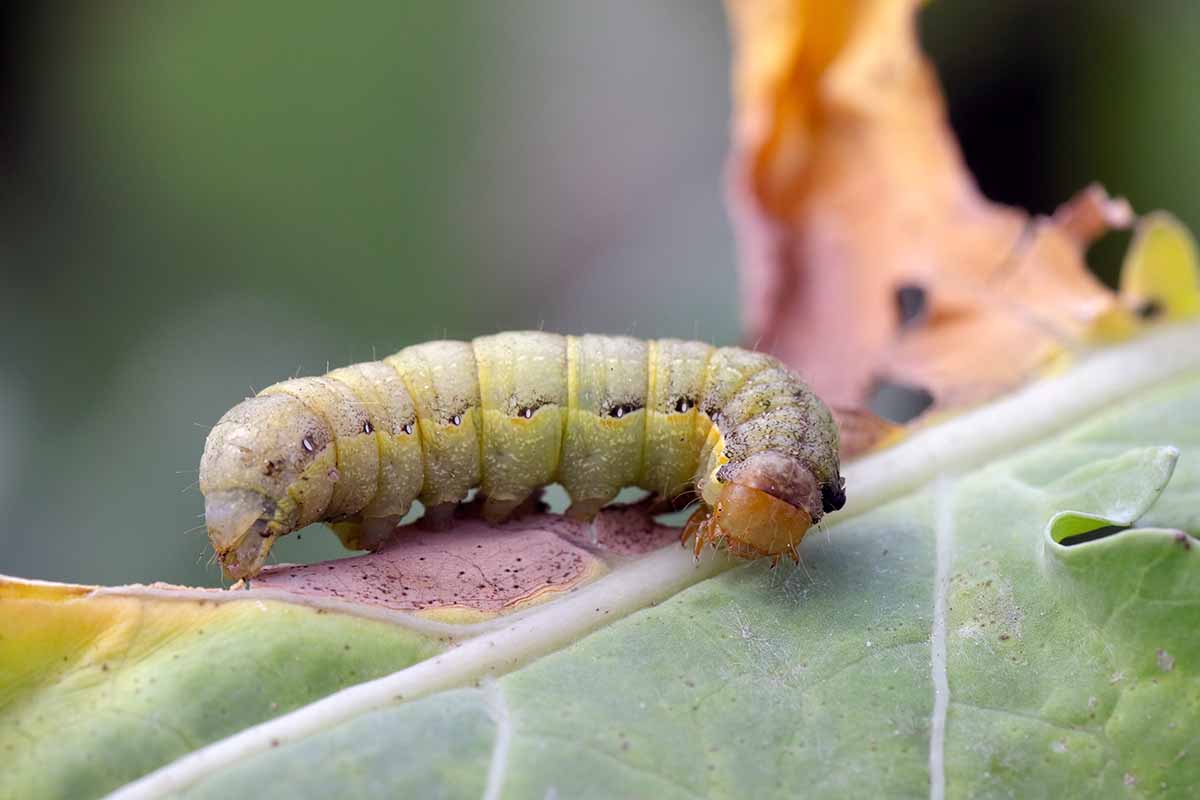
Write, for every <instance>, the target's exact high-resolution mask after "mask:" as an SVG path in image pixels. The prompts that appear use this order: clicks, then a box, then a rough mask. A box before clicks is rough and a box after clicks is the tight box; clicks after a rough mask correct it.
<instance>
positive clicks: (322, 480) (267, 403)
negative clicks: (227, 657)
mask: <svg viewBox="0 0 1200 800" xmlns="http://www.w3.org/2000/svg"><path fill="white" fill-rule="evenodd" d="M332 439H333V436H332V433H331V432H330V430H329V428H328V426H327V425H326V424H325V421H324V420H323V419H322V418H321V417H320V416H318V415H317V414H315V413H313V412H312V411H310V410H309V409H308V408H307V407H306V406H305V405H304V404H303V403H301V402H300V401H298V400H296V399H295V398H293V397H290V396H287V395H282V394H276V395H266V396H259V397H252V398H250V399H248V400H245V401H243V402H241V403H239V404H238V405H236V406H234V407H233V408H232V409H231V410H230V411H229V412H228V413H227V414H225V416H223V417H222V418H221V420H220V421H219V422H218V423H217V424H216V426H215V427H214V428H213V429H212V432H211V433H209V435H208V439H207V441H206V442H205V444H204V456H203V457H202V458H201V460H200V492H201V493H202V494H203V495H204V521H205V525H206V527H207V528H208V538H209V541H210V542H212V546H213V550H214V551H215V553H216V555H217V559H218V560H219V561H220V562H221V568H222V570H224V572H225V574H226V575H228V576H230V577H232V578H247V577H252V576H254V575H256V574H257V573H258V571H259V570H261V569H262V566H263V564H264V563H265V561H266V558H267V555H268V553H270V551H271V546H272V545H273V544H274V543H275V540H276V539H277V538H279V537H280V536H282V535H284V534H286V533H290V532H291V531H294V530H296V529H297V528H301V527H303V526H305V525H308V524H309V523H311V522H315V521H316V520H317V519H319V518H320V516H321V514H322V512H323V511H324V510H325V508H326V507H327V506H328V505H329V499H330V497H331V495H332V492H333V483H334V479H333V478H331V477H330V476H331V475H332V476H336V474H337V473H336V471H335V470H334V466H335V463H336V458H337V453H336V451H335V448H334V446H333V444H332Z"/></svg>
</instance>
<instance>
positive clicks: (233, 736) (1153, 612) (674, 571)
mask: <svg viewBox="0 0 1200 800" xmlns="http://www.w3.org/2000/svg"><path fill="white" fill-rule="evenodd" d="M848 478H849V480H850V485H851V486H858V487H859V488H860V491H859V493H858V494H859V498H858V501H857V503H856V504H852V505H851V506H848V507H847V509H846V512H845V513H844V514H843V515H842V518H841V519H840V520H839V519H836V518H834V519H833V520H831V521H830V523H829V524H827V525H825V526H823V529H822V530H820V531H818V532H816V533H814V534H813V535H812V537H811V538H810V539H809V540H807V541H806V543H805V547H804V548H803V560H802V562H801V563H800V564H799V565H798V566H795V567H792V566H783V565H780V566H779V567H778V568H775V569H771V568H770V567H769V566H768V565H766V564H763V563H751V564H745V563H738V564H735V563H733V562H730V561H728V560H727V559H725V558H724V557H723V556H722V555H721V554H720V553H712V554H709V555H707V556H706V557H705V558H704V559H703V560H702V561H701V562H700V563H699V564H698V565H697V564H696V563H695V562H693V561H692V558H691V556H690V554H688V553H686V552H685V551H684V550H682V549H680V548H677V547H675V546H671V547H667V548H663V549H661V550H656V551H653V552H651V553H649V554H647V555H644V556H641V557H638V558H635V559H631V560H630V561H629V562H628V563H626V564H624V565H623V566H619V567H617V568H614V569H612V570H611V572H609V573H608V574H606V575H604V576H602V577H599V578H598V579H596V580H595V581H594V582H592V583H590V584H587V585H585V586H582V587H580V588H578V589H576V590H574V591H572V592H568V593H566V594H563V595H561V596H557V597H554V598H552V599H550V600H548V601H547V602H545V603H543V604H541V605H538V606H535V607H533V608H523V609H521V610H519V611H516V612H513V613H511V614H507V615H501V616H499V617H495V618H493V619H491V620H484V621H482V622H481V621H478V620H476V621H473V622H469V623H458V622H446V621H444V620H441V621H439V620H435V619H431V618H428V617H420V616H414V615H412V614H401V613H390V614H383V613H377V614H374V615H373V616H372V615H371V614H367V613H361V612H362V609H356V608H354V607H353V606H352V605H349V604H343V605H342V606H331V607H321V606H315V605H313V603H312V602H311V598H306V597H301V596H296V597H294V598H291V599H289V597H288V595H287V593H286V592H276V593H275V594H274V595H271V596H266V595H261V596H260V595H258V594H256V593H255V592H242V593H235V592H224V593H220V597H219V598H218V599H212V596H211V595H207V594H205V593H200V592H192V593H190V594H188V593H186V592H182V591H176V590H173V589H172V588H170V587H164V588H143V589H141V590H139V591H133V590H132V589H126V590H121V589H111V590H91V589H87V588H82V587H63V586H59V585H53V584H38V583H32V582H23V581H18V580H15V579H14V580H8V581H7V582H6V583H5V584H4V594H3V603H4V614H3V615H0V619H2V621H3V625H2V628H0V636H2V638H0V753H3V761H4V765H5V767H4V769H3V770H2V771H0V796H3V797H14V798H15V797H22V798H25V797H35V798H37V797H73V798H77V797H95V796H101V795H104V794H105V793H107V792H115V793H116V796H118V797H167V796H171V797H174V796H184V797H230V796H242V795H247V794H251V795H253V796H255V797H256V798H268V797H280V798H284V797H289V798H290V797H378V796H396V797H448V798H458V797H470V798H476V797H486V798H498V797H502V798H543V797H560V798H566V797H584V798H587V797H595V798H610V797H654V798H659V799H660V800H662V799H665V798H694V797H730V798H734V797H747V796H753V797H781V798H782V797H798V796H799V797H830V796H838V797H851V796H854V797H862V796H870V795H877V796H889V797H926V796H933V797H943V796H944V797H999V796H1005V797H1009V796H1012V797H1188V796H1194V791H1195V787H1196V786H1197V785H1200V540H1197V538H1196V536H1197V535H1198V534H1200V327H1197V326H1196V325H1195V324H1194V323H1192V324H1190V325H1176V326H1169V327H1167V329H1166V330H1165V331H1159V332H1156V333H1152V334H1149V335H1147V336H1143V337H1141V338H1139V339H1136V340H1134V341H1132V342H1130V343H1127V344H1124V345H1121V346H1118V347H1115V348H1109V349H1107V350H1105V351H1102V352H1101V353H1100V355H1099V356H1098V357H1095V358H1091V359H1085V360H1084V361H1083V362H1082V363H1081V364H1080V365H1079V366H1077V367H1075V368H1074V369H1072V370H1071V371H1069V372H1067V373H1066V374H1064V375H1061V376H1058V377H1056V378H1053V379H1049V380H1046V381H1042V382H1040V383H1037V384H1034V385H1032V386H1030V387H1027V388H1026V389H1024V390H1022V391H1020V392H1018V393H1016V394H1015V395H1013V396H1010V397H1007V398H1004V399H1001V400H999V401H997V402H995V403H993V404H991V405H989V406H985V407H982V408H979V409H977V410H975V411H973V412H970V413H968V414H966V415H963V416H960V417H956V418H953V419H951V420H949V421H947V422H944V423H942V424H940V425H934V426H930V427H928V428H927V429H925V430H924V431H919V432H917V433H916V434H914V435H913V436H911V437H910V439H909V440H908V441H906V442H905V443H903V444H901V445H898V446H896V447H894V448H891V449H889V450H885V451H883V452H882V453H880V454H877V455H875V456H869V457H867V458H866V459H863V460H860V461H859V462H857V463H855V464H852V465H851V466H850V468H849V472H848ZM239 595H245V599H241V598H240V597H239Z"/></svg>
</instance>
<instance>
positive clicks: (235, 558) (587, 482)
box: [200, 331, 846, 578]
mask: <svg viewBox="0 0 1200 800" xmlns="http://www.w3.org/2000/svg"><path fill="white" fill-rule="evenodd" d="M554 482H558V483H559V484H561V485H562V486H563V487H564V488H565V489H566V491H567V493H568V494H569V495H570V497H571V506H570V508H569V509H568V510H567V513H568V514H569V515H571V516H574V517H576V518H582V519H590V518H591V517H592V516H594V515H595V514H596V513H597V512H598V511H599V509H600V508H601V507H602V506H603V505H604V504H606V503H608V502H610V501H611V500H612V499H613V498H614V497H615V496H616V495H617V492H618V491H619V490H620V489H622V488H623V487H626V486H637V487H641V488H643V489H645V490H648V491H649V492H651V493H652V494H653V495H654V496H655V497H657V498H660V499H662V500H664V501H672V500H677V499H680V498H687V497H689V496H692V493H694V494H695V496H697V497H698V498H699V500H700V504H699V507H698V509H697V510H696V512H695V513H694V514H693V515H692V517H691V518H690V519H689V520H688V522H687V524H686V525H685V526H684V528H683V532H682V539H683V541H684V542H686V541H687V540H688V539H690V538H692V537H695V540H696V542H695V550H696V553H697V554H698V553H699V552H700V549H701V548H702V547H703V546H704V545H705V544H707V543H713V544H718V543H724V544H725V546H726V547H727V548H728V549H729V550H730V551H732V552H733V553H735V554H736V555H739V556H743V557H747V558H755V557H761V556H767V557H772V558H773V559H774V560H775V561H778V559H779V557H780V556H781V555H783V554H786V555H789V556H790V557H791V558H793V559H798V555H797V552H796V545H798V544H799V542H800V540H801V539H802V538H803V536H804V534H805V532H806V531H807V530H808V529H809V527H810V526H811V525H813V524H815V523H816V522H817V521H818V520H820V519H821V517H822V516H823V515H824V514H826V513H828V512H830V511H834V510H837V509H839V508H841V507H842V505H843V504H844V503H845V500H846V496H845V492H844V485H845V482H844V480H843V479H842V477H841V475H840V473H839V465H838V430H837V426H836V425H835V424H834V421H833V418H832V417H831V415H830V412H829V410H828V409H827V408H826V406H825V405H824V403H822V402H821V400H820V399H819V398H818V397H817V396H816V395H815V394H813V392H812V391H811V390H810V389H809V388H808V386H807V385H805V383H804V382H803V381H801V380H800V379H799V378H798V377H796V376H795V375H793V374H792V373H791V372H789V371H788V370H787V368H786V367H784V366H783V365H782V364H781V363H780V362H779V361H778V360H776V359H774V358H772V357H770V356H767V355H764V354H762V353H756V352H752V351H748V350H742V349H740V348H736V347H722V348H716V347H712V346H710V345H707V344H704V343H701V342H689V341H680V340H676V339H658V340H652V341H642V340H638V339H632V338H629V337H624V336H597V335H584V336H559V335H556V334H551V333H544V332H538V331H529V332H513V333H499V334H496V335H493V336H484V337H482V338H478V339H475V340H474V341H471V342H460V341H435V342H427V343H425V344H419V345H415V346H412V347H408V348H406V349H404V350H401V351H400V352H398V353H396V354H395V355H392V356H389V357H387V358H385V359H383V360H382V361H372V362H367V363H362V364H355V365H353V366H348V367H343V368H341V369H335V370H333V371H332V372H329V373H328V374H326V375H324V376H323V377H316V378H297V379H292V380H287V381H283V382H282V383H277V384H275V385H274V386H270V387H268V388H267V389H264V390H263V391H261V392H259V393H258V394H257V395H256V396H255V397H251V398H248V399H246V400H245V401H243V402H241V403H239V404H238V405H236V406H234V407H233V408H232V409H231V410H230V411H228V412H227V413H226V414H225V415H224V416H223V417H222V418H221V419H220V421H218V422H217V424H216V425H215V426H214V427H213V429H212V431H211V432H210V433H209V435H208V438H207V440H206V442H205V447H204V455H203V457H202V458H201V461H200V491H201V493H202V494H203V495H204V513H205V523H206V527H207V529H208V536H209V539H210V541H211V543H212V546H213V549H214V551H215V552H216V555H217V558H218V560H219V562H220V564H221V566H222V569H223V570H224V571H225V573H226V574H227V575H229V576H230V577H233V578H248V577H253V576H254V575H256V574H257V573H258V572H259V571H260V570H261V569H262V567H263V564H264V562H265V560H266V557H267V554H268V553H269V552H270V550H271V546H272V545H273V544H274V542H275V541H276V539H278V538H279V537H280V536H283V535H285V534H287V533H290V532H292V531H295V530H297V529H299V528H302V527H304V526H306V525H309V524H311V523H314V522H318V521H323V522H326V523H329V524H330V525H331V526H332V527H333V529H334V532H335V533H337V535H338V536H339V537H340V538H341V540H342V542H343V544H345V545H346V546H347V547H349V548H351V549H368V550H370V549H376V548H378V547H379V546H381V545H382V544H383V542H384V541H385V540H386V539H387V538H388V537H390V536H391V534H392V532H393V530H394V529H395V526H396V525H397V524H398V523H399V521H400V518H401V517H402V516H404V514H406V513H407V512H408V510H409V507H410V506H411V505H412V503H413V501H415V500H419V501H420V502H421V503H422V504H423V505H424V506H425V508H426V516H427V517H429V518H431V519H433V520H445V519H446V518H447V517H448V516H449V515H452V514H453V510H454V508H455V507H456V506H457V504H458V503H460V502H461V501H462V500H464V499H465V498H466V497H467V495H468V493H469V492H470V491H471V490H472V489H478V491H479V494H480V496H482V498H483V502H482V513H483V515H484V517H485V518H486V519H487V520H488V521H490V522H494V523H499V522H502V521H503V520H505V519H507V518H508V517H509V516H510V515H512V514H513V513H514V511H516V510H517V509H518V508H519V507H520V506H521V505H522V504H523V503H525V502H526V501H527V500H529V499H530V498H531V497H533V496H534V493H535V492H537V491H538V490H540V488H541V487H543V486H545V485H547V484H550V483H554Z"/></svg>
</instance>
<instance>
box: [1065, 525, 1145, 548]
mask: <svg viewBox="0 0 1200 800" xmlns="http://www.w3.org/2000/svg"><path fill="white" fill-rule="evenodd" d="M1129 528H1130V526H1129V525H1103V526H1101V527H1099V528H1095V529H1093V530H1090V531H1084V532H1083V533H1075V534H1072V535H1070V536H1064V537H1063V538H1062V539H1059V540H1058V543H1059V544H1061V545H1063V546H1065V547H1070V546H1071V545H1073V544H1084V543H1085V542H1094V541H1096V540H1097V539H1106V538H1108V537H1109V536H1115V535H1117V534H1118V533H1120V532H1121V531H1127V530H1129Z"/></svg>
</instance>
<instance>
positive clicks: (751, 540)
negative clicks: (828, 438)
mask: <svg viewBox="0 0 1200 800" xmlns="http://www.w3.org/2000/svg"><path fill="white" fill-rule="evenodd" d="M830 472H831V477H829V478H827V479H826V480H824V481H821V480H820V479H819V478H818V477H817V475H816V474H815V473H816V470H814V469H813V468H812V467H810V466H809V465H806V464H804V463H802V462H800V461H798V460H796V459H794V458H790V457H788V456H786V455H784V454H782V453H778V452H775V451H770V450H768V451H765V452H760V453H756V454H754V455H752V456H750V457H749V458H747V459H746V460H745V461H741V462H739V463H736V464H733V463H731V464H727V465H726V466H725V467H723V468H722V469H721V471H720V473H719V478H720V485H721V489H720V493H719V494H718V496H717V500H716V503H714V504H713V506H712V507H711V508H707V507H702V508H701V509H699V510H698V511H697V512H696V514H695V515H693V516H692V518H691V519H690V520H689V521H688V524H687V526H686V527H685V528H684V532H683V537H684V540H685V541H686V540H687V538H688V537H690V536H692V535H693V534H695V536H696V552H697V553H699V552H700V548H702V547H703V546H704V544H705V543H707V542H715V541H722V540H723V541H725V542H726V545H727V547H728V548H729V550H730V551H731V552H733V553H734V554H736V555H741V556H746V557H750V558H757V557H759V556H774V557H776V558H778V557H779V556H780V555H783V554H787V555H789V556H791V557H792V558H793V559H799V555H798V554H797V553H796V545H798V544H799V543H800V540H801V539H803V538H804V535H805V534H806V533H807V532H808V529H809V528H811V527H812V526H813V525H814V524H816V523H817V522H818V521H820V519H821V517H823V516H824V515H825V514H827V513H829V512H831V511H836V510H838V509H840V508H841V507H842V506H843V505H845V503H846V492H845V480H844V479H843V478H842V477H841V476H840V474H839V473H838V467H837V460H836V457H835V458H834V459H833V461H832V470H830Z"/></svg>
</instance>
